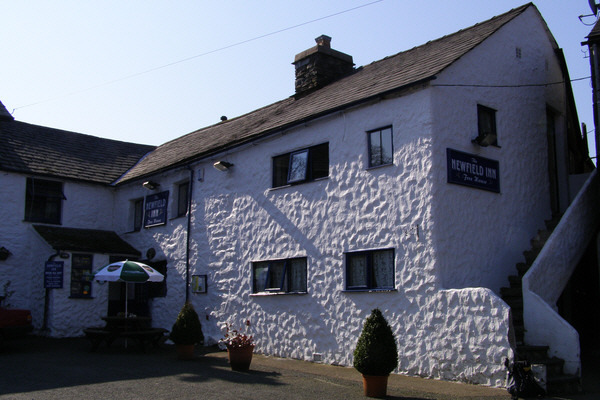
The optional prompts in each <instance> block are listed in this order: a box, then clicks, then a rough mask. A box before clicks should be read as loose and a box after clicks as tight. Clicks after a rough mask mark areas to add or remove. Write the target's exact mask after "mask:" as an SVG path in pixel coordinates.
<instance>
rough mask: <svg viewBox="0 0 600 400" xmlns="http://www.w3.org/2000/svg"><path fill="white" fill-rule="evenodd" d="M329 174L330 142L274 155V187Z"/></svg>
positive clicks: (307, 180) (311, 179)
mask: <svg viewBox="0 0 600 400" xmlns="http://www.w3.org/2000/svg"><path fill="white" fill-rule="evenodd" d="M326 176H329V143H323V144H319V145H317V146H312V147H309V148H306V149H302V150H298V151H294V152H291V153H287V154H282V155H279V156H276V157H273V187H280V186H285V185H290V184H295V183H301V182H310V181H313V180H315V179H318V178H324V177H326Z"/></svg>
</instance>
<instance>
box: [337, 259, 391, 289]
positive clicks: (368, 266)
mask: <svg viewBox="0 0 600 400" xmlns="http://www.w3.org/2000/svg"><path fill="white" fill-rule="evenodd" d="M346 289H348V290H369V289H394V249H385V250H371V251H360V252H355V253H347V254H346Z"/></svg>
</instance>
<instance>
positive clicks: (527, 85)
mask: <svg viewBox="0 0 600 400" xmlns="http://www.w3.org/2000/svg"><path fill="white" fill-rule="evenodd" d="M590 78H591V76H584V77H583V78H575V79H571V80H570V81H569V82H577V81H582V80H585V79H590ZM564 83H565V81H557V82H549V83H530V84H523V85H476V84H460V83H455V84H452V83H448V84H444V83H440V84H432V85H431V86H440V87H475V88H522V87H541V86H551V85H562V84H564Z"/></svg>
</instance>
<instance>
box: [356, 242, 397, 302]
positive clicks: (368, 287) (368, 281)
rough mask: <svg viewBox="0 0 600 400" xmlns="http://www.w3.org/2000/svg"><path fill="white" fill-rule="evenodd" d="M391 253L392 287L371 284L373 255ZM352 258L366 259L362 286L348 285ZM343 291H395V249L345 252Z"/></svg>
mask: <svg viewBox="0 0 600 400" xmlns="http://www.w3.org/2000/svg"><path fill="white" fill-rule="evenodd" d="M390 251H391V260H392V280H393V282H392V285H391V286H375V285H374V284H373V282H374V281H375V269H374V268H375V267H374V265H373V264H374V261H373V255H374V254H376V253H384V252H390ZM353 257H357V258H358V257H366V267H365V276H364V281H365V284H364V285H350V277H351V276H352V272H351V271H350V268H351V259H352V258H353ZM345 263H346V265H345V272H346V279H345V288H346V289H345V290H346V291H351V292H360V291H370V292H371V291H388V292H389V291H394V290H396V249H395V248H384V249H373V250H361V251H352V252H347V253H346V254H345Z"/></svg>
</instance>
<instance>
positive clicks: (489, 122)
mask: <svg viewBox="0 0 600 400" xmlns="http://www.w3.org/2000/svg"><path fill="white" fill-rule="evenodd" d="M477 134H478V136H477V138H475V139H474V140H473V141H474V142H475V143H477V144H478V145H480V146H483V147H485V146H498V140H497V135H496V110H494V109H493V108H489V107H486V106H482V105H481V104H478V105H477Z"/></svg>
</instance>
